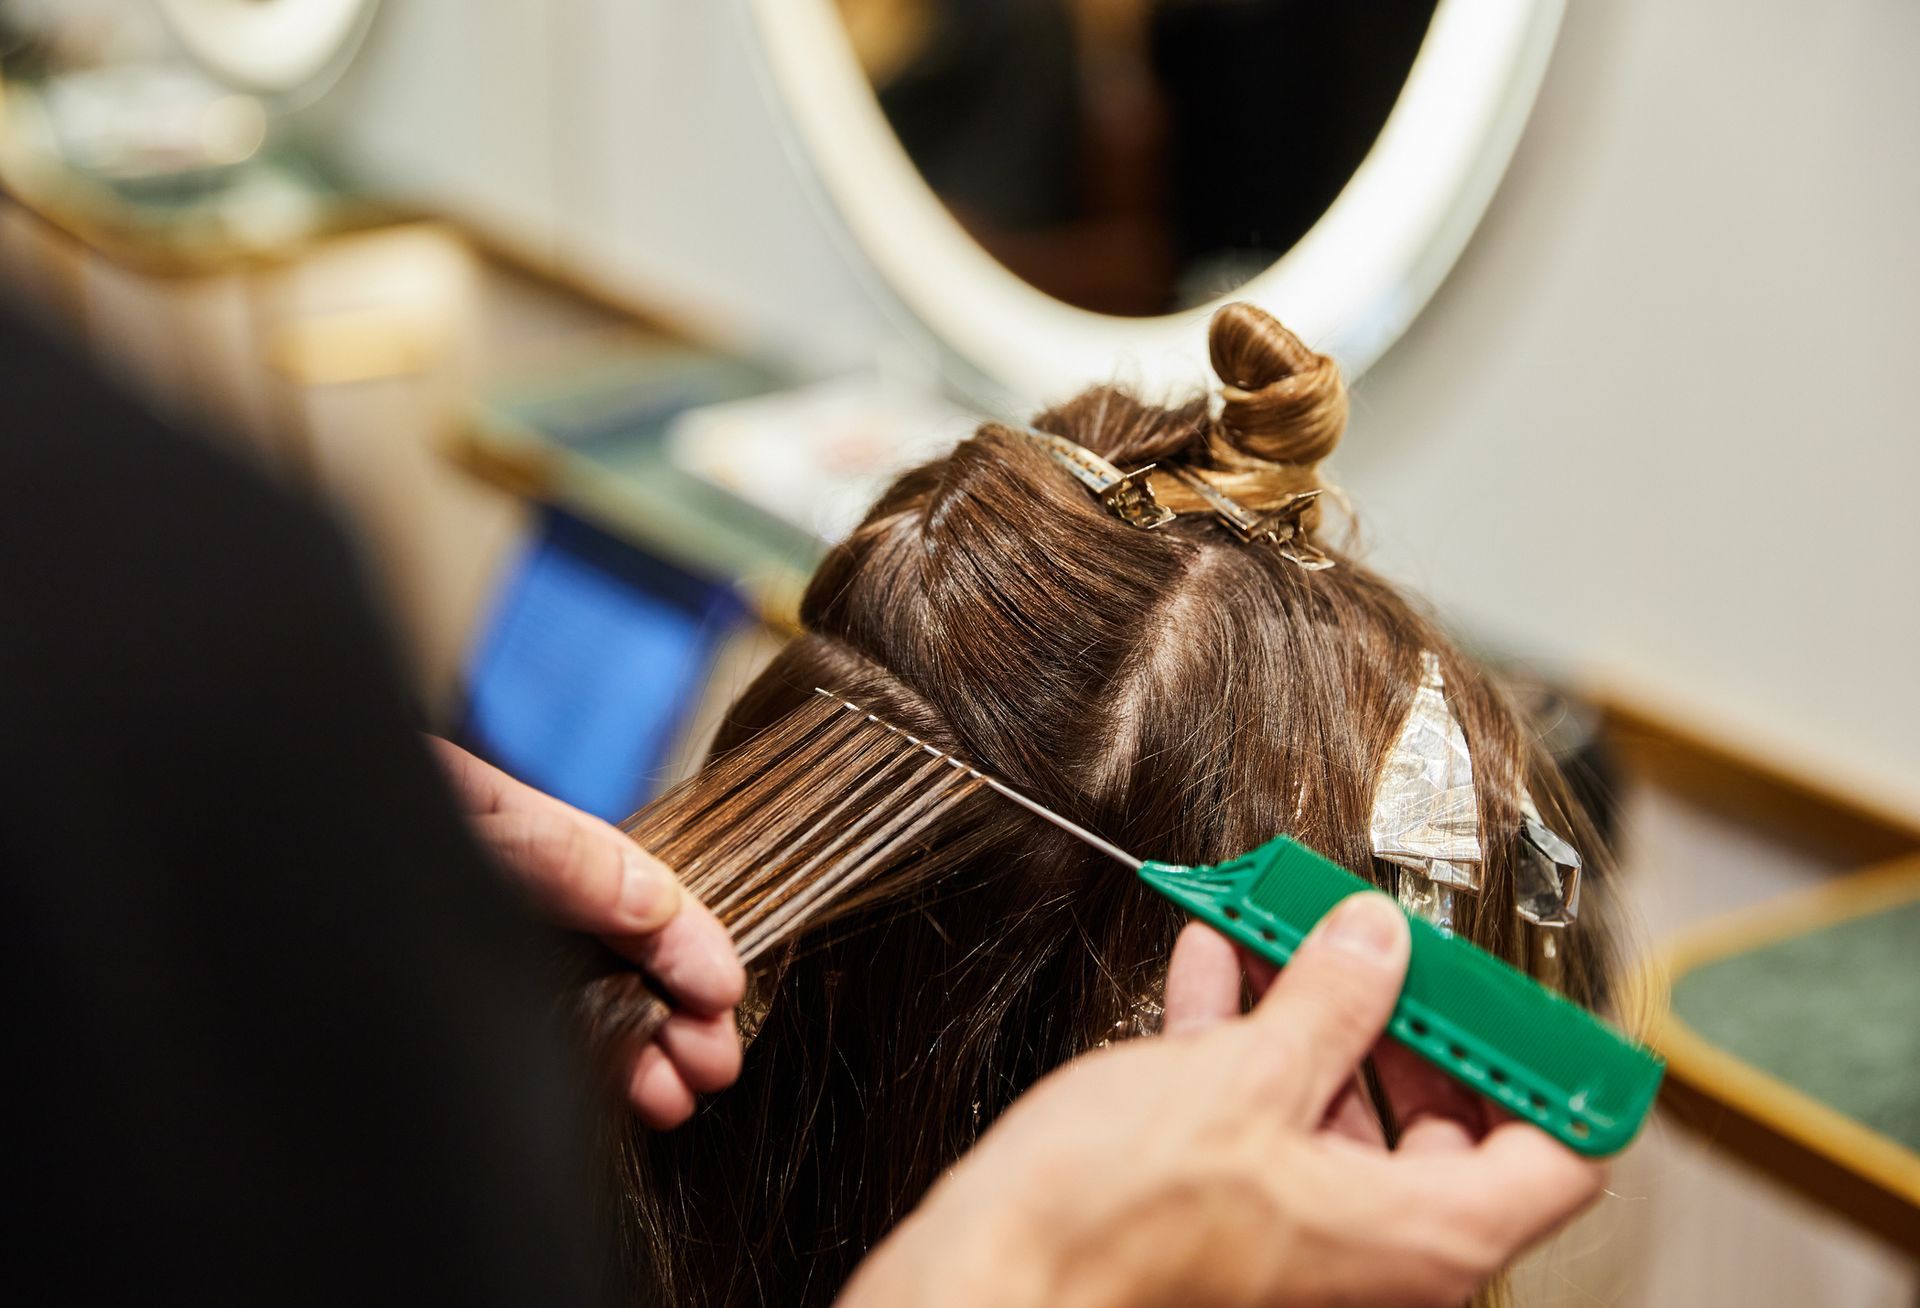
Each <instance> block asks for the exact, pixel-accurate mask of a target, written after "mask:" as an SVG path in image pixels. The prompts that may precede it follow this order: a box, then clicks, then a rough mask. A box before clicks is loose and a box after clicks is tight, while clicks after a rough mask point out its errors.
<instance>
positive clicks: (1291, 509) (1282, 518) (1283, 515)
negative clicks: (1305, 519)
mask: <svg viewBox="0 0 1920 1308" xmlns="http://www.w3.org/2000/svg"><path fill="white" fill-rule="evenodd" d="M1168 471H1169V472H1171V473H1172V474H1173V475H1174V476H1175V477H1177V478H1179V479H1180V480H1181V481H1182V482H1184V483H1186V484H1187V485H1188V486H1190V487H1192V488H1193V490H1194V492H1195V493H1196V494H1197V495H1199V496H1200V498H1201V499H1203V500H1205V501H1206V502H1207V505H1208V507H1209V508H1211V509H1212V510H1213V512H1214V516H1215V517H1217V518H1219V519H1220V521H1222V522H1224V523H1226V524H1227V526H1228V527H1229V528H1230V529H1231V530H1232V532H1233V534H1234V535H1236V536H1238V537H1239V538H1240V539H1241V540H1245V541H1253V540H1270V541H1272V542H1273V543H1274V544H1275V545H1277V546H1279V547H1280V553H1281V555H1282V556H1283V557H1285V558H1286V559H1288V560H1290V561H1291V562H1293V563H1297V564H1299V565H1300V566H1301V567H1303V568H1305V569H1306V570H1307V571H1308V572H1319V571H1320V570H1321V569H1323V568H1331V567H1332V566H1333V560H1332V559H1330V558H1328V557H1327V556H1326V555H1325V554H1323V553H1322V552H1321V551H1320V550H1319V549H1318V548H1316V547H1315V546H1314V545H1313V544H1312V542H1310V541H1308V540H1307V533H1306V532H1305V531H1303V530H1302V529H1301V527H1300V515H1301V514H1303V513H1305V512H1306V511H1307V510H1308V509H1310V508H1312V507H1313V506H1314V504H1315V503H1316V502H1317V501H1318V500H1319V499H1320V494H1321V493H1320V492H1319V491H1318V490H1310V491H1299V492H1296V493H1295V494H1292V495H1289V496H1287V497H1286V498H1285V499H1284V500H1281V501H1280V504H1279V506H1278V507H1277V508H1274V509H1271V510H1269V511H1267V512H1266V513H1255V512H1253V510H1251V509H1249V508H1247V507H1246V506H1245V505H1244V504H1242V503H1240V501H1238V500H1236V499H1234V498H1233V497H1232V496H1231V495H1228V494H1227V493H1226V492H1225V491H1223V490H1221V489H1220V488H1219V487H1218V486H1215V485H1214V484H1213V483H1212V482H1210V481H1208V480H1207V479H1206V478H1205V477H1202V476H1201V475H1200V474H1199V473H1197V472H1195V471H1194V470H1193V469H1191V468H1184V467H1180V466H1178V465H1175V466H1174V467H1172V468H1169V469H1168Z"/></svg>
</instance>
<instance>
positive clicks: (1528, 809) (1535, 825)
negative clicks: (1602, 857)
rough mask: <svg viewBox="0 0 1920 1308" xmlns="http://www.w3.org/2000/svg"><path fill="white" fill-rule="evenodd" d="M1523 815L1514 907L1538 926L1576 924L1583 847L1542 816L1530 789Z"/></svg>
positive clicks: (1524, 794) (1522, 805) (1523, 794)
mask: <svg viewBox="0 0 1920 1308" xmlns="http://www.w3.org/2000/svg"><path fill="white" fill-rule="evenodd" d="M1520 818H1521V822H1520V861H1519V863H1518V864H1517V865H1516V866H1515V868H1514V874H1513V876H1514V886H1513V893H1514V904H1513V911H1514V912H1515V913H1516V914H1518V915H1519V916H1520V917H1522V918H1524V919H1525V920H1526V921H1528V922H1531V923H1533V925H1535V926H1541V927H1562V928H1564V927H1569V926H1572V925H1573V920H1574V918H1576V917H1578V916H1579V915H1580V851H1579V850H1577V849H1575V848H1574V847H1573V846H1572V845H1570V844H1568V843H1567V842H1566V840H1565V839H1563V838H1562V837H1561V835H1560V833H1559V832H1557V831H1555V830H1554V829H1553V828H1552V827H1549V826H1548V825H1547V824H1546V823H1545V822H1543V821H1542V820H1541V818H1540V809H1539V807H1538V806H1537V805H1535V804H1534V802H1533V795H1532V794H1531V793H1530V792H1527V791H1522V792H1521V795H1520Z"/></svg>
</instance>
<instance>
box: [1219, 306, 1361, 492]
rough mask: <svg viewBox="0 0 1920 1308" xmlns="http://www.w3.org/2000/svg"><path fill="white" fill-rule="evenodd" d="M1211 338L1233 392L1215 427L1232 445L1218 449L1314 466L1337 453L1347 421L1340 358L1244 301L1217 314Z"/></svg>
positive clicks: (1221, 440) (1222, 440)
mask: <svg viewBox="0 0 1920 1308" xmlns="http://www.w3.org/2000/svg"><path fill="white" fill-rule="evenodd" d="M1207 344H1208V349H1209V352H1210V353H1211V354H1212V356H1213V370H1214V372H1216V373H1218V374H1219V376H1220V381H1221V383H1222V393H1223V394H1224V395H1225V397H1226V404H1225V406H1224V407H1223V408H1222V410H1221V413H1220V418H1219V421H1218V423H1217V424H1216V426H1215V431H1216V434H1217V437H1218V442H1219V444H1221V445H1225V446H1226V447H1227V450H1226V451H1222V450H1219V449H1217V448H1216V455H1222V454H1226V453H1228V452H1229V451H1230V452H1231V453H1234V454H1239V455H1243V456H1249V457H1251V458H1252V459H1257V460H1261V461H1263V462H1267V463H1284V464H1294V465H1297V466H1304V467H1309V468H1310V467H1312V466H1313V465H1314V464H1316V463H1318V462H1320V460H1322V459H1324V458H1326V457H1327V455H1329V454H1331V453H1333V447H1334V446H1336V445H1338V444H1339V443H1340V433H1341V432H1343V431H1345V430H1346V427H1347V388H1346V383H1345V382H1343V381H1342V380H1341V378H1340V366H1339V365H1338V364H1336V363H1335V362H1334V361H1333V360H1332V359H1329V358H1328V357H1327V356H1326V355H1324V354H1315V353H1314V352H1313V351H1312V350H1310V349H1308V348H1307V347H1306V346H1305V345H1303V344H1301V342H1300V338H1299V337H1298V336H1295V335H1294V334H1293V333H1292V332H1290V331H1288V330H1287V329H1286V328H1285V327H1282V326H1281V325H1280V323H1279V321H1278V320H1277V319H1275V318H1274V317H1273V315H1272V314H1269V313H1267V312H1266V311H1265V310H1263V309H1257V308H1255V307H1254V306H1253V305H1251V304H1247V303H1245V302H1244V301H1238V302H1235V303H1233V304H1228V305H1225V306H1223V307H1222V308H1221V309H1220V311H1219V312H1218V313H1215V314H1214V315H1213V322H1212V324H1211V325H1210V326H1209V327H1208V329H1207ZM1232 461H1233V462H1236V463H1237V462H1239V460H1232Z"/></svg>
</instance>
